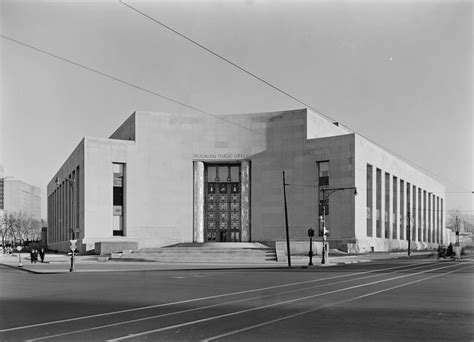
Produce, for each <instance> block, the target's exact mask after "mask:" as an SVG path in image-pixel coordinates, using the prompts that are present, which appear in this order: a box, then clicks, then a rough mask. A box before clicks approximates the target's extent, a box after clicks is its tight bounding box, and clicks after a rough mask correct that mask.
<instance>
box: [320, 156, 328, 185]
mask: <svg viewBox="0 0 474 342" xmlns="http://www.w3.org/2000/svg"><path fill="white" fill-rule="evenodd" d="M318 170H319V171H318V172H319V186H327V185H329V162H328V161H322V162H318Z"/></svg>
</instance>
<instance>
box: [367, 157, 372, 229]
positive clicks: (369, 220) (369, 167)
mask: <svg viewBox="0 0 474 342" xmlns="http://www.w3.org/2000/svg"><path fill="white" fill-rule="evenodd" d="M372 174H373V167H372V165H369V164H367V185H366V188H367V236H373V226H372V222H373V221H372V215H373V211H374V210H373V209H374V208H373V207H372V201H373V198H372V196H373V195H372V193H373V187H372V178H373V175H372Z"/></svg>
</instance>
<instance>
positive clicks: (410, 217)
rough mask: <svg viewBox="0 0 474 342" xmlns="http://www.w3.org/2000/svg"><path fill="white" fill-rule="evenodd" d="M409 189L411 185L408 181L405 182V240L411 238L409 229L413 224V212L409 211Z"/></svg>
mask: <svg viewBox="0 0 474 342" xmlns="http://www.w3.org/2000/svg"><path fill="white" fill-rule="evenodd" d="M410 189H411V185H410V183H408V182H407V225H406V229H407V231H406V233H407V234H406V235H407V238H406V239H407V240H411V239H412V236H411V230H412V229H413V227H412V226H413V225H412V220H413V219H412V218H413V214H412V212H411V208H410V206H411V196H410Z"/></svg>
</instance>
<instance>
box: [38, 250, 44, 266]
mask: <svg viewBox="0 0 474 342" xmlns="http://www.w3.org/2000/svg"><path fill="white" fill-rule="evenodd" d="M39 255H40V259H41V263H43V262H44V248H41V249H40V251H39Z"/></svg>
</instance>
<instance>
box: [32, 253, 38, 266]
mask: <svg viewBox="0 0 474 342" xmlns="http://www.w3.org/2000/svg"><path fill="white" fill-rule="evenodd" d="M37 261H38V251H37V250H36V249H33V262H34V263H35V264H36V262H37Z"/></svg>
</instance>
